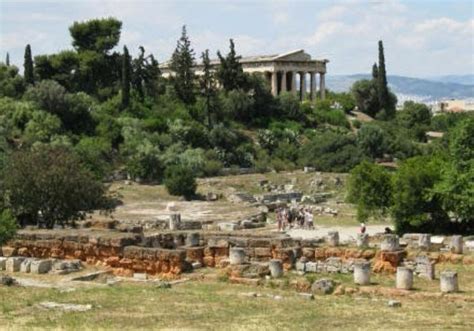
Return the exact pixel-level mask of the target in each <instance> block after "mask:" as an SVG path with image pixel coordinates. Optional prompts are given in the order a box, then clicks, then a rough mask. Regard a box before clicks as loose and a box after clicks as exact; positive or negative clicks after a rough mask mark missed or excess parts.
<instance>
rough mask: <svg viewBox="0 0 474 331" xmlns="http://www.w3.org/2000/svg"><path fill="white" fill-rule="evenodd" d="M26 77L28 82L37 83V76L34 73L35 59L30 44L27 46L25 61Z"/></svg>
mask: <svg viewBox="0 0 474 331" xmlns="http://www.w3.org/2000/svg"><path fill="white" fill-rule="evenodd" d="M24 68H25V72H24V78H25V82H26V83H27V84H34V83H35V77H34V73H33V59H32V57H31V47H30V45H29V44H28V45H26V48H25V62H24Z"/></svg>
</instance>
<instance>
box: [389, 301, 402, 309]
mask: <svg viewBox="0 0 474 331" xmlns="http://www.w3.org/2000/svg"><path fill="white" fill-rule="evenodd" d="M387 305H388V306H389V307H391V308H398V307H401V306H402V303H401V302H400V301H397V300H389V301H388V303H387Z"/></svg>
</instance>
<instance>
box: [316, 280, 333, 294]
mask: <svg viewBox="0 0 474 331" xmlns="http://www.w3.org/2000/svg"><path fill="white" fill-rule="evenodd" d="M334 286H335V284H334V281H333V280H331V279H325V278H323V279H319V280H316V281H315V282H314V283H313V285H311V291H312V292H313V293H319V294H331V293H332V291H334Z"/></svg>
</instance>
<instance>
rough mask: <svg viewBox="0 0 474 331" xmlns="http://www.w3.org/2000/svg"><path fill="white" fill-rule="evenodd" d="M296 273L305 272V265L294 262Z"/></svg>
mask: <svg viewBox="0 0 474 331" xmlns="http://www.w3.org/2000/svg"><path fill="white" fill-rule="evenodd" d="M295 268H296V271H303V272H305V271H306V263H304V262H296V264H295Z"/></svg>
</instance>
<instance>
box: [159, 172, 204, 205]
mask: <svg viewBox="0 0 474 331" xmlns="http://www.w3.org/2000/svg"><path fill="white" fill-rule="evenodd" d="M165 186H166V189H167V190H168V192H169V194H171V195H182V196H184V197H185V198H186V199H190V198H191V197H192V196H194V195H195V194H196V187H197V184H196V178H195V177H194V173H193V172H192V171H191V170H190V169H188V168H186V167H183V166H181V165H175V166H170V167H168V168H166V171H165Z"/></svg>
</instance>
